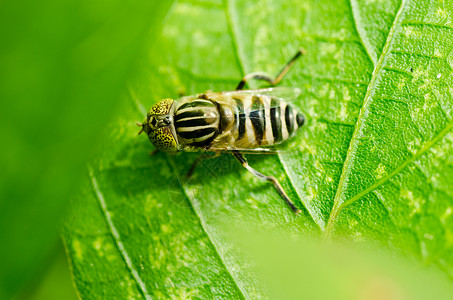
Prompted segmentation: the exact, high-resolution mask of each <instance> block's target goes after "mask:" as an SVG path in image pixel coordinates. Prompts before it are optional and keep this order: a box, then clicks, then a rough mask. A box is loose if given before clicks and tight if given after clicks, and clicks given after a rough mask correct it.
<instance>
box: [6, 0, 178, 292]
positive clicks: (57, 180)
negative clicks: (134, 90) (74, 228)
mask: <svg viewBox="0 0 453 300" xmlns="http://www.w3.org/2000/svg"><path fill="white" fill-rule="evenodd" d="M171 3H172V1H144V0H143V1H141V0H139V1H115V0H113V1H100V0H94V1H92V0H90V1H85V0H82V1H75V0H65V1H56V0H44V1H22V2H16V1H2V2H1V3H0V36H1V43H0V66H1V67H0V98H1V101H0V136H1V137H2V147H1V148H0V149H1V150H0V167H1V170H2V172H1V173H0V196H1V198H0V245H1V247H0V259H1V261H0V299H9V298H11V297H13V296H17V297H19V298H21V297H25V295H30V293H31V292H30V291H29V290H32V291H33V290H34V291H36V292H37V294H38V296H37V297H38V298H37V299H39V298H41V299H50V296H49V295H46V296H39V295H44V294H45V293H46V291H48V290H49V286H48V282H50V281H51V280H52V278H54V279H55V280H57V281H56V282H55V283H54V286H55V287H58V288H60V289H62V291H61V292H56V296H55V297H56V298H55V299H64V298H66V297H61V295H64V294H65V293H66V294H67V295H69V294H70V293H71V292H72V291H70V290H66V291H65V290H64V289H69V286H70V285H69V283H68V280H69V278H68V271H67V267H66V266H65V264H66V263H65V261H64V259H63V254H62V250H61V249H62V248H61V246H60V245H59V239H58V231H57V224H58V222H59V220H60V218H61V217H62V215H63V214H64V211H65V207H66V205H67V203H68V201H69V199H70V198H71V195H72V193H73V192H74V191H76V190H77V188H78V185H79V180H80V178H81V176H82V175H83V173H84V171H85V170H86V165H85V164H86V162H87V160H88V159H89V158H90V157H91V156H92V155H93V154H94V153H95V152H96V148H97V146H98V145H99V143H98V142H99V141H100V140H101V139H102V136H103V130H104V128H105V124H106V122H108V121H109V120H111V119H112V118H113V116H114V114H115V111H116V106H117V102H118V99H119V97H120V95H121V93H122V92H123V91H124V88H125V82H126V80H127V78H128V76H129V75H130V74H131V73H133V65H134V61H135V59H136V58H137V56H139V55H140V49H142V47H143V46H144V45H145V44H148V43H150V42H152V41H153V38H152V37H153V34H155V32H158V31H159V26H160V25H161V22H162V20H163V18H164V17H165V15H166V13H167V11H168V9H169V8H170V6H171ZM65 270H66V271H65ZM60 274H61V275H60ZM37 278H44V279H37ZM40 280H41V281H42V284H43V286H42V287H41V286H39V285H40V283H39V282H40ZM60 281H61V284H60V283H59V282H60ZM18 293H19V294H18ZM60 293H61V294H60ZM68 293H69V294H68ZM72 293H73V292H72ZM21 295H22V296H21ZM58 295H60V296H58Z"/></svg>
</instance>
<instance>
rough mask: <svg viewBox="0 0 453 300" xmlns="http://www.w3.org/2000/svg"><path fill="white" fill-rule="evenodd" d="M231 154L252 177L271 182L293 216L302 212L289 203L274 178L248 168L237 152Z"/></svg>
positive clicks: (289, 200)
mask: <svg viewBox="0 0 453 300" xmlns="http://www.w3.org/2000/svg"><path fill="white" fill-rule="evenodd" d="M232 153H233V155H234V157H236V159H237V160H238V161H239V162H240V163H241V164H242V166H243V167H244V168H246V169H247V170H248V171H250V172H251V173H252V174H253V175H255V176H256V177H258V178H259V179H261V180H265V181H269V182H272V184H273V185H274V187H275V189H276V190H277V192H278V193H279V194H280V196H282V198H283V200H285V202H286V204H287V205H288V206H289V208H291V210H292V211H293V212H294V214H296V215H298V214H300V213H301V212H302V211H301V210H300V209H299V208H297V207H296V205H295V204H294V203H293V202H292V201H291V199H289V197H288V195H287V194H286V193H285V191H284V190H283V188H282V186H281V185H280V183H279V182H278V180H277V179H276V178H275V177H273V176H266V175H264V174H262V173H260V172H258V171H257V170H255V169H253V168H252V167H250V166H249V164H248V162H247V160H245V158H244V156H243V155H242V154H241V153H240V152H239V151H236V150H234V151H232Z"/></svg>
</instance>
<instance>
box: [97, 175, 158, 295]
mask: <svg viewBox="0 0 453 300" xmlns="http://www.w3.org/2000/svg"><path fill="white" fill-rule="evenodd" d="M89 174H90V178H91V184H92V186H93V189H94V192H95V193H96V198H97V199H98V202H99V205H100V206H101V210H102V213H103V215H104V217H105V221H106V222H107V226H108V228H109V230H110V233H111V235H112V237H113V239H114V240H115V244H116V246H117V248H118V250H119V252H120V254H121V257H122V258H123V260H124V262H125V263H126V266H127V268H128V270H129V272H130V274H131V275H132V278H134V280H135V282H136V283H137V286H138V287H139V289H140V292H141V293H142V294H143V296H144V297H145V299H152V298H151V295H150V294H149V293H148V290H147V288H146V285H145V283H144V281H143V280H142V278H141V277H140V275H139V274H138V272H137V270H136V269H135V267H134V265H133V263H132V259H131V257H130V256H129V254H128V253H127V251H126V248H125V247H124V244H123V242H122V241H121V237H120V234H119V232H118V230H117V229H116V227H115V224H113V220H112V216H111V214H110V211H109V210H108V209H107V204H106V202H105V199H104V195H103V194H102V192H101V190H100V189H99V185H98V182H97V180H96V177H95V176H94V175H93V170H92V169H91V168H90V169H89Z"/></svg>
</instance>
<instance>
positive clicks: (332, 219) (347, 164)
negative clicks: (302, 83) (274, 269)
mask: <svg viewBox="0 0 453 300" xmlns="http://www.w3.org/2000/svg"><path fill="white" fill-rule="evenodd" d="M350 1H354V0H350ZM406 1H407V0H402V1H401V5H400V7H399V9H398V12H397V13H396V15H395V19H394V20H393V24H392V27H391V28H390V31H389V33H388V35H387V39H386V42H385V45H384V48H383V49H382V52H381V55H380V56H379V60H378V61H377V63H376V64H375V67H374V70H373V74H372V75H371V80H370V83H369V84H368V88H367V91H366V94H365V97H364V101H363V105H362V108H361V109H360V113H359V116H358V117H357V122H356V126H355V129H354V133H353V134H352V137H351V141H350V143H349V147H348V152H347V154H346V159H345V162H344V164H343V169H342V171H341V175H340V180H339V182H338V186H337V190H336V192H335V198H334V205H333V207H332V210H331V212H330V216H329V219H328V221H327V226H326V229H325V232H324V237H325V238H328V237H330V236H331V234H332V230H333V224H334V223H335V221H336V219H337V217H338V214H339V212H340V211H341V210H342V208H344V207H345V205H342V203H340V197H341V194H342V192H343V187H344V182H345V181H346V179H347V175H348V174H349V172H348V170H349V168H350V167H351V160H352V159H354V157H353V155H354V153H355V151H354V148H355V147H356V146H357V145H358V140H359V131H360V129H361V127H362V125H363V123H364V121H365V117H366V114H367V111H368V107H369V105H370V101H371V95H372V92H373V89H374V83H375V81H376V80H377V78H378V77H379V75H380V72H381V70H382V68H383V65H384V60H385V58H386V55H387V52H388V50H389V48H390V46H391V44H392V42H393V38H394V34H395V31H396V29H397V26H398V25H399V23H400V19H401V14H402V12H403V10H404V7H405V4H406ZM352 7H353V4H352V2H351V12H352V16H353V18H354V12H353V9H352ZM356 27H358V24H357V23H356ZM357 34H358V35H359V37H360V39H361V40H362V39H363V37H362V36H361V34H360V33H359V29H358V28H357ZM362 45H363V47H364V48H365V49H364V50H365V51H366V52H367V53H368V55H369V57H370V59H371V61H372V62H373V60H372V58H371V56H370V54H369V50H368V49H367V48H366V47H365V43H364V42H362ZM373 63H374V62H373ZM358 194H360V193H358ZM352 199H355V201H356V200H358V199H359V197H357V198H355V197H353V198H352ZM344 203H348V204H351V203H352V201H349V200H346V201H345V202H344ZM344 203H343V204H344Z"/></svg>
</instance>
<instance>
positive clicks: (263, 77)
mask: <svg viewBox="0 0 453 300" xmlns="http://www.w3.org/2000/svg"><path fill="white" fill-rule="evenodd" d="M303 54H305V50H304V49H302V48H300V49H299V51H297V53H296V54H295V55H294V56H293V57H292V58H291V59H290V60H289V61H288V62H287V63H286V64H285V66H284V67H283V69H282V70H281V71H280V72H279V73H278V74H277V76H275V78H274V79H272V77H271V76H270V75H268V74H266V73H263V72H254V73H250V74H247V75H245V76H244V78H242V80H241V81H240V82H239V84H238V86H237V87H236V90H242V89H243V88H244V86H245V84H246V82H247V81H248V80H250V79H257V80H264V81H267V82H269V83H270V84H271V85H277V84H278V83H279V82H280V81H281V80H282V79H283V77H285V75H286V73H288V71H289V70H290V69H291V67H292V66H293V65H294V63H295V62H296V60H297V59H298V58H299V57H300V56H301V55H303Z"/></svg>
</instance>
